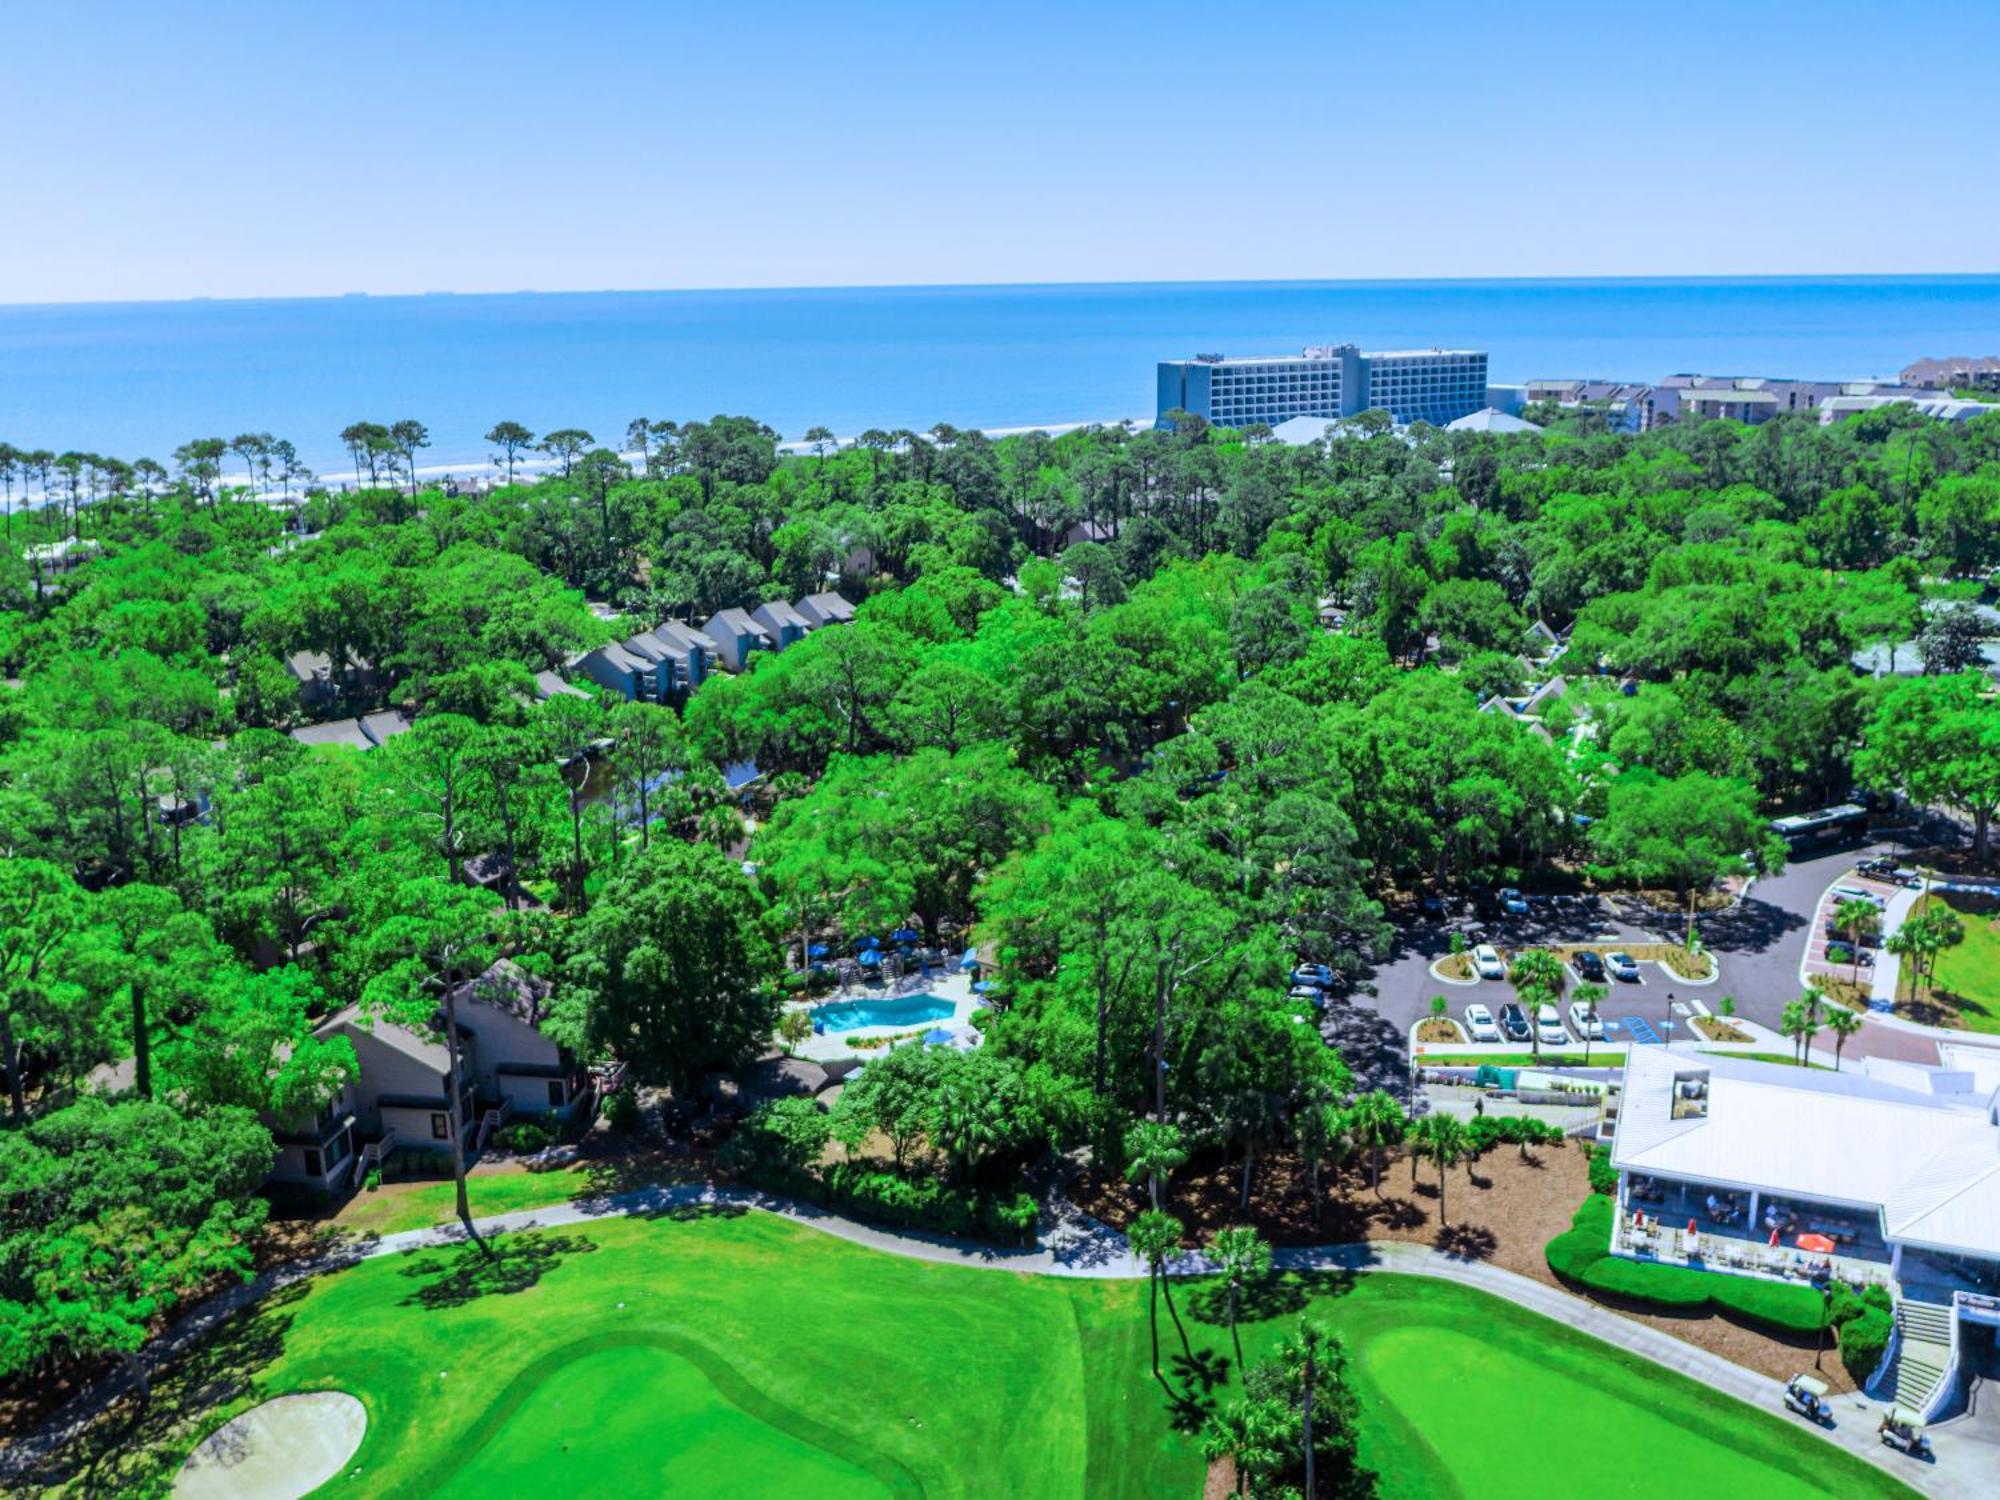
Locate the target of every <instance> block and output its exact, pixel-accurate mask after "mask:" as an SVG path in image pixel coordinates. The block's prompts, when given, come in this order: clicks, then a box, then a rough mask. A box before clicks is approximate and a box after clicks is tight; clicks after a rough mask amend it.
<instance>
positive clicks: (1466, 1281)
mask: <svg viewBox="0 0 2000 1500" xmlns="http://www.w3.org/2000/svg"><path fill="white" fill-rule="evenodd" d="M751 1209H754V1210H757V1211H760V1212H763V1213H769V1214H774V1215H776V1216H778V1217H779V1218H784V1219H789V1220H792V1221H793V1222H795V1223H798V1224H803V1225H806V1226H807V1227H809V1228H812V1229H816V1230H818V1231H820V1232H821V1233H823V1234H830V1235H832V1236H834V1237H835V1238H836V1239H842V1240H846V1241H848V1242H849V1243H850V1244H855V1245H860V1246H863V1247H865V1248H867V1249H870V1250H878V1251H881V1252H882V1253H884V1254H888V1255H900V1256H903V1257H905V1258H907V1259H911V1260H921V1261H927V1262H931V1263H933V1264H938V1265H957V1266H965V1267H968V1268H972V1269H980V1270H995V1271H1013V1272H1017V1273H1020V1274H1023V1275H1037V1276H1073V1277H1098V1278H1132V1279H1137V1278H1139V1277H1143V1276H1144V1275H1145V1274H1146V1271H1145V1266H1144V1264H1143V1263H1142V1262H1140V1261H1139V1260H1138V1259H1136V1258H1135V1257H1134V1256H1133V1255H1132V1253H1131V1251H1130V1249H1129V1248H1128V1247H1127V1246H1126V1243H1125V1238H1124V1236H1123V1235H1121V1234H1119V1233H1118V1232H1117V1231H1116V1230H1114V1229H1112V1228H1110V1227H1109V1226H1108V1225H1105V1224H1102V1223H1100V1222H1098V1221H1097V1220H1094V1219H1091V1218H1090V1217H1088V1216H1087V1215H1085V1214H1083V1213H1081V1212H1079V1211H1077V1210H1075V1209H1070V1208H1065V1209H1063V1210H1062V1211H1061V1212H1059V1213H1058V1214H1057V1215H1055V1217H1054V1218H1053V1219H1052V1220H1045V1221H1044V1224H1043V1226H1042V1229H1041V1232H1040V1234H1039V1235H1038V1236H1037V1241H1036V1243H1035V1244H1034V1245H1033V1246H1032V1247H1022V1248H1020V1249H1017V1250H1008V1249H1003V1248H999V1247H995V1246H990V1245H981V1244H976V1243H972V1242H968V1241H964V1240H956V1239H951V1238H948V1237H946V1236H944V1235H930V1234H923V1233H916V1232H898V1231H895V1230H889V1229H879V1228H876V1227H874V1226H872V1225H868V1224H862V1223H858V1222H856V1221H854V1220H852V1219H847V1218H843V1217H841V1216H840V1215H838V1214H834V1213H830V1212H828V1211H827V1210H825V1209H822V1208H818V1207H816V1206H814V1205H812V1204H809V1203H802V1202H799V1201H797V1200H794V1199H789V1198H783V1197H779V1196H777V1195H774V1194H770V1193H764V1192H759V1191H756V1190H752V1189H743V1188H730V1187H716V1186H713V1185H711V1184H706V1183H677V1184H672V1185H661V1186H658V1187H647V1188H638V1189H634V1190H632V1191H630V1192H624V1193H617V1194H604V1195H598V1196H595V1197H587V1198H582V1199H577V1200H573V1201H571V1202H568V1203H560V1204H553V1205H550V1206H548V1207H546V1208H534V1209H522V1210H519V1211H517V1212H514V1213H508V1214H495V1215H493V1216H491V1217H489V1218H484V1219H476V1220H474V1221H473V1222H474V1224H475V1226H476V1227H477V1229H478V1231H479V1233H480V1234H481V1235H482V1236H484V1235H499V1234H512V1233H519V1232H521V1231H523V1230H532V1229H554V1228H560V1227H562V1226H565V1225H575V1224H587V1223H590V1222H592V1221H593V1220H597V1219H610V1218H627V1217H640V1218H650V1217H669V1216H674V1215H699V1214H702V1213H707V1212H717V1211H721V1212H731V1211H744V1210H751ZM464 1240H465V1231H464V1229H463V1227H462V1226H460V1225H458V1224H456V1223H452V1224H448V1225H441V1226H436V1227H432V1228H428V1229H412V1230H405V1231H402V1232H400V1233H397V1234H388V1235H382V1236H379V1237H376V1238H373V1239H366V1240H353V1241H349V1242H348V1243H346V1244H343V1245H341V1246H338V1247H336V1248H334V1249H332V1250H330V1251H329V1252H328V1253H327V1254H326V1255H324V1256H321V1257H319V1258H317V1259H315V1260H313V1261H310V1262H302V1263H298V1264H295V1265H291V1266H287V1267H283V1268H280V1269H278V1270H276V1271H271V1272H266V1273H265V1274H264V1275H262V1276H260V1277H258V1278H257V1279H256V1280H255V1281H253V1282H250V1283H247V1284H245V1285H242V1286H237V1287H232V1288H231V1289H230V1290H229V1291H227V1292H225V1293H222V1294H221V1295H219V1296H217V1297H214V1298H211V1299H210V1300H209V1301H208V1302H206V1303H204V1304H203V1305H202V1306H201V1307H200V1308H199V1309H197V1310H196V1311H195V1312H194V1313H193V1314H191V1315H190V1316H189V1317H187V1318H186V1319H184V1320H183V1321H182V1322H181V1323H180V1324H179V1325H177V1326H176V1327H175V1329H174V1330H173V1331H172V1333H170V1334H169V1335H168V1336H166V1337H165V1338H163V1339H161V1340H160V1341H159V1342H158V1344H157V1345H156V1346H155V1348H154V1349H153V1351H152V1355H151V1363H152V1366H153V1367H154V1368H155V1369H158V1368H160V1367H161V1366H163V1365H164V1364H165V1363H166V1362H167V1361H169V1360H170V1359H171V1358H173V1357H174V1356H175V1355H176V1354H178V1353H179V1352H181V1351H182V1350H183V1349H185V1348H187V1347H188V1346H190V1345H191V1344H192V1343H194V1342H195V1341H197V1340H199V1339H201V1338H204V1337H206V1336H207V1334H208V1333H209V1332H210V1331H211V1330H213V1329H214V1328H215V1327H216V1326H217V1325H218V1324H219V1323H220V1322H222V1321H223V1320H224V1319H226V1318H229V1317H233V1316H235V1315H236V1314H237V1313H238V1312H241V1311H243V1310H244V1309H245V1308H247V1307H249V1306H250V1305H251V1304H253V1303H255V1302H256V1301H258V1300H260V1299H261V1298H263V1297H265V1296H268V1295H269V1294H270V1293H271V1292H273V1291H276V1290H277V1289H278V1288H280V1287H283V1286H286V1285H290V1284H292V1283H294V1282H297V1281H300V1280H303V1279H305V1278H307V1277H310V1276H315V1275H318V1274H320V1273H322V1272H324V1271H328V1270H335V1269H339V1268H341V1267H344V1266H348V1265H353V1264H357V1263H359V1262H361V1261H364V1260H375V1259H379V1258H381V1257H383V1256H387V1255H405V1254H409V1253H412V1252H415V1251H420V1250H427V1249H435V1248H439V1247H443V1246H449V1245H456V1244H461V1243H463V1242H464ZM1272 1260H1273V1262H1274V1264H1275V1265H1276V1267H1277V1268H1278V1269H1279V1270H1282V1271H1389V1272H1394V1273H1397V1274H1400V1275H1406V1276H1434V1277H1437V1278H1438V1279H1440V1280H1444V1281H1455V1282H1458V1283H1459V1284H1461V1285H1464V1286H1470V1287H1474V1288H1476V1289H1478V1290H1479V1291H1483V1292H1487V1293H1489V1294H1491V1295H1493V1296H1496V1297H1503V1298H1505V1299H1506V1300H1507V1301H1509V1302H1512V1303H1514V1304H1515V1305H1517V1306H1520V1307H1525V1308H1527V1309H1529V1310H1530V1311H1532V1312H1537V1313H1540V1314H1541V1315H1542V1316H1544V1317H1547V1318H1551V1319H1553V1320H1555V1321H1556V1322H1558V1323H1563V1324H1566V1325H1568V1326H1569V1327H1571V1328H1576V1329H1580V1330H1582V1331H1583V1332H1585V1333H1588V1334H1590V1335H1592V1336H1593V1337H1595V1338H1599V1339H1602V1340H1603V1341H1604V1342H1605V1343H1607V1344H1612V1345H1615V1346H1616V1347H1618V1348H1620V1349H1624V1350H1626V1351H1628V1352H1630V1353H1632V1354H1635V1355H1638V1356H1639V1357H1641V1358H1643V1359H1648V1360H1651V1361H1653V1362H1654V1363H1655V1364H1659V1365H1664V1366H1666V1367H1667V1368H1668V1369H1671V1370H1676V1371H1679V1372H1680V1373H1681V1374H1683V1375H1686V1376H1688V1377H1689V1378H1690V1379H1693V1380H1697V1381H1699V1382H1701V1383H1702V1384H1703V1385H1707V1386H1710V1387H1712V1388H1714V1389H1716V1390H1719V1391H1722V1392H1724V1393H1725V1394H1727V1395H1731V1396H1734V1397H1736V1398H1737V1399H1738V1400H1740V1401H1744V1402H1747V1403H1748V1404H1749V1405H1751V1406H1755V1407H1757V1408H1759V1409H1760V1410H1763V1411H1767V1412H1776V1413H1779V1414H1781V1415H1782V1414H1783V1411H1784V1407H1783V1395H1784V1387H1783V1386H1782V1385H1781V1384H1779V1383H1778V1382H1777V1381H1774V1380H1769V1379H1766V1378H1765V1377H1764V1376H1762V1375H1758V1374H1756V1373H1755V1372H1753V1371H1750V1370H1746V1369H1744V1368H1743V1367H1742V1366H1740V1365H1736V1364H1732V1363H1731V1362H1730V1361H1728V1360H1726V1359H1723V1358H1722V1357H1721V1356H1720V1355H1716V1354H1711V1353H1709V1352H1708V1351H1707V1350H1705V1349H1698V1348H1696V1347H1695V1346H1694V1345H1692V1344H1688V1343H1683V1342H1682V1341H1681V1340H1679V1339H1676V1338H1673V1337H1671V1336H1670V1335H1668V1334H1665V1333H1661V1332H1659V1331H1658V1330H1656V1329H1653V1328H1649V1327H1647V1326H1645V1325H1644V1324H1641V1323H1635V1322H1632V1321H1631V1320H1630V1319H1627V1318H1622V1317H1620V1316H1618V1314H1616V1313H1614V1312H1610V1311H1607V1310H1606V1309H1604V1308H1602V1307H1600V1306H1598V1305H1597V1304H1596V1303H1594V1302H1590V1301H1587V1300H1586V1299H1584V1298H1581V1297H1574V1296H1571V1295H1570V1294H1569V1293H1568V1292H1564V1291H1561V1290H1559V1289H1557V1288H1555V1287H1552V1286H1549V1285H1546V1284H1545V1283H1543V1282H1539V1281H1535V1280H1532V1279H1530V1278H1529V1277H1526V1276H1522V1275H1520V1274H1518V1273H1516V1272H1513V1271H1507V1270H1502V1269H1501V1268H1500V1267H1498V1266H1494V1265H1489V1264H1487V1263H1485V1262H1483V1261H1475V1260H1465V1259H1461V1258H1458V1257H1454V1256H1450V1255H1446V1254H1444V1253H1442V1252H1440V1251H1437V1250H1434V1249H1431V1248H1430V1247H1428V1246H1424V1245H1417V1244H1409V1243H1405V1242H1402V1241H1394V1240H1391V1241H1370V1242H1367V1243H1362V1244H1341V1245H1320V1246H1293V1247H1281V1248H1278V1249H1276V1250H1274V1251H1273V1253H1272ZM1169 1270H1170V1271H1171V1272H1172V1274H1174V1275H1177V1276H1195V1275H1204V1274H1208V1273H1210V1272H1212V1271H1213V1270H1214V1267H1213V1265H1212V1264H1211V1263H1210V1262H1209V1261H1208V1259H1207V1258H1206V1257H1205V1256H1203V1255H1202V1254H1200V1253H1199V1252H1193V1253H1189V1254H1187V1255H1183V1256H1179V1257H1177V1258H1176V1259H1175V1260H1174V1261H1173V1262H1172V1263H1171V1265H1170V1266H1169ZM123 1388H124V1385H123V1380H122V1377H112V1378H111V1379H108V1380H106V1381H104V1382H102V1383H101V1384H100V1385H99V1386H98V1387H96V1388H94V1389H93V1390H91V1391H89V1392H85V1393H84V1394H82V1395H80V1396H79V1397H77V1399H76V1400H75V1401H73V1402H71V1403H70V1404H69V1405H68V1406H66V1407H64V1408H63V1410H62V1411H60V1412H58V1413H57V1414H56V1415H55V1416H54V1417H53V1418H52V1419H51V1420H50V1421H49V1422H48V1423H46V1424H45V1425H44V1426H43V1428H42V1429H41V1430H39V1431H37V1432H35V1433H33V1434H31V1435H29V1436H27V1437H24V1438H22V1439H20V1440H19V1441H18V1442H15V1443H13V1444H11V1445H10V1446H9V1447H8V1448H7V1449H6V1450H5V1451H4V1452H0V1482H12V1481H18V1480H19V1479H21V1478H22V1477H24V1476H25V1475H26V1474H27V1473H28V1472H30V1471H31V1469H32V1466H33V1465H35V1464H36V1463H37V1462H38V1461H39V1460H40V1459H41V1458H43V1457H45V1456H46V1455H49V1454H51V1453H54V1452H57V1451H59V1450H60V1449H61V1447H62V1446H63V1445H64V1444H65V1443H67V1442H68V1441H69V1439H70V1437H72V1436H73V1435H74V1434H75V1433H77V1432H78V1431H80V1430H81V1429H82V1428H83V1427H84V1426H85V1425H87V1424H88V1423H89V1422H90V1421H91V1420H92V1419H93V1418H94V1417H95V1416H96V1415H97V1414H98V1413H99V1412H101V1411H102V1410H103V1409H104V1407H105V1406H107V1405H109V1404H110V1403H111V1401H113V1400H115V1399H116V1398H117V1396H118V1395H119V1394H120V1393H121V1392H122V1390H123ZM1833 1407H1834V1414H1835V1426H1834V1428H1833V1430H1832V1431H1830V1432H1829V1431H1827V1430H1825V1429H1823V1428H1816V1429H1814V1430H1815V1431H1818V1432H1819V1433H1820V1435H1821V1436H1822V1437H1823V1438H1824V1439H1825V1440H1826V1441H1828V1442H1830V1443H1834V1444H1837V1445H1838V1446H1840V1447H1842V1448H1845V1449H1846V1450H1847V1451H1848V1452H1850V1453H1852V1454H1854V1455H1855V1456H1856V1457H1858V1458H1860V1459H1862V1460H1863V1461H1864V1462H1866V1463H1869V1464H1871V1465H1873V1466H1874V1467H1876V1468H1879V1469H1881V1470H1883V1471H1884V1472H1885V1473H1889V1474H1893V1475H1894V1476H1895V1477H1896V1478H1898V1479H1900V1480H1902V1481H1903V1482H1904V1483H1906V1484H1908V1485H1910V1486H1911V1487H1912V1488H1914V1489H1917V1490H1919V1491H1921V1492H1922V1493H1924V1494H1927V1495H1933V1496H1938V1497H1941V1500H1982V1497H1988V1496H1992V1495H1996V1494H2000V1447H1996V1446H1994V1445H1992V1444H1990V1443H1988V1442H1986V1441H1984V1440H1982V1439H1975V1438H1971V1437H1969V1436H1968V1437H1966V1438H1961V1437H1960V1436H1958V1435H1957V1434H1954V1432H1953V1431H1952V1430H1951V1428H1949V1427H1946V1428H1942V1429H1934V1430H1933V1432H1932V1438H1933V1441H1934V1445H1935V1448H1936V1453H1937V1461H1936V1462H1935V1463H1931V1464H1925V1463H1920V1462H1916V1461H1913V1460H1911V1459H1908V1458H1905V1457H1903V1456H1902V1455H1900V1454H1897V1453H1894V1452H1892V1451H1891V1450H1889V1449H1888V1448H1885V1447H1884V1446H1883V1445H1882V1444H1881V1443H1880V1441H1879V1440H1878V1439H1877V1438H1876V1435H1875V1424H1876V1423H1877V1422H1878V1421H1879V1420H1880V1417H1881V1413H1882V1411H1883V1410H1884V1407H1883V1404H1882V1403H1880V1402H1876V1401H1871V1400H1869V1399H1868V1398H1867V1397H1865V1396H1862V1395H1860V1394H1859V1393H1856V1394H1853V1395H1844V1396H1840V1397H1837V1398H1835V1400H1834V1402H1833ZM1787 1420H1794V1421H1796V1420H1798V1419H1797V1418H1787Z"/></svg>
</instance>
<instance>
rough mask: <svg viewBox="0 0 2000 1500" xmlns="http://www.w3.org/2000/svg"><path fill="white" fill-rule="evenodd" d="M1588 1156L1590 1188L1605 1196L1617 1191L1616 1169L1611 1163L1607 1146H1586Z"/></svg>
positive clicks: (1609, 1149) (1612, 1194)
mask: <svg viewBox="0 0 2000 1500" xmlns="http://www.w3.org/2000/svg"><path fill="white" fill-rule="evenodd" d="M1584 1150H1585V1151H1586V1152H1588V1153H1589V1157H1590V1190H1591V1191H1592V1192H1593V1193H1602V1194H1604V1195H1605V1196H1607V1197H1611V1196H1615V1195H1616V1194H1617V1192H1618V1169H1617V1168H1616V1167H1614V1166H1612V1165H1611V1148H1610V1147H1609V1146H1586V1147H1584Z"/></svg>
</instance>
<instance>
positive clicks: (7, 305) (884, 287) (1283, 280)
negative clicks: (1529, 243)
mask: <svg viewBox="0 0 2000 1500" xmlns="http://www.w3.org/2000/svg"><path fill="white" fill-rule="evenodd" d="M1804 281H1813V282H1839V281H2000V271H1996V270H1985V271H1802V272H1789V271H1744V272H1703V273H1699V274H1692V275H1680V274H1671V275H1668V274H1621V273H1617V272H1600V273H1592V274H1589V275H1543V276H1338V277H1299V276H1266V277H1243V278H1236V279H1214V278H1192V279H1190V278H1175V277H1166V278H1156V279H1145V278H1141V279H1138V280H1129V281H1107V280H1079V281H880V282H766V283H757V284H751V285H737V286H723V285H714V286H653V287H645V286H632V287H616V286H607V287H516V288H512V289H509V290H505V291H500V290H484V291H456V290H451V289H434V290H431V291H422V292H372V291H363V290H354V289H350V290H346V291H338V292H272V293H263V294H256V295H247V296H215V295H210V294H201V293H195V294H190V295H187V296H181V297H79V298H50V299H46V300H41V301H28V302H0V311H14V310H24V309H32V308H55V307H183V306H192V305H196V304H201V303H221V304H226V305H236V304H241V303H257V302H346V301H365V302H392V301H400V302H417V301H424V300H428V299H432V298H445V297H672V296H708V295H714V294H717V293H782V292H903V291H907V292H953V291H995V290H1020V291H1036V290H1055V289H1061V288H1070V289H1075V290H1088V289H1091V288H1104V289H1109V288H1124V287H1286V286H1290V287H1384V286H1404V287H1416V286H1439V287H1444V286H1523V285H1529V286H1533V285H1543V286H1559V285H1561V286H1574V285H1577V284H1578V283H1586V284H1590V283H1595V284H1601V285H1605V286H1632V285H1646V284H1651V285H1662V286H1674V285H1687V284H1690V283H1702V282H1710V283H1716V284H1725V283H1735V284H1741V283H1745V282H1804Z"/></svg>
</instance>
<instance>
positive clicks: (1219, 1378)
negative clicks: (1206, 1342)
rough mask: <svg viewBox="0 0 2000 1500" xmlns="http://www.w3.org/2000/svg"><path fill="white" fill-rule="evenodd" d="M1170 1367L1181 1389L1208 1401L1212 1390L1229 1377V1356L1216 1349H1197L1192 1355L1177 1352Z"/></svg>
mask: <svg viewBox="0 0 2000 1500" xmlns="http://www.w3.org/2000/svg"><path fill="white" fill-rule="evenodd" d="M1168 1368H1169V1369H1171V1370H1172V1372H1173V1377H1174V1380H1175V1381H1176V1382H1177V1383H1178V1384H1179V1385H1180V1388H1181V1390H1182V1391H1183V1392H1186V1393H1188V1394H1189V1396H1190V1397H1191V1399H1194V1400H1198V1401H1206V1400H1207V1399H1208V1395H1209V1393H1210V1392H1211V1391H1213V1390H1214V1389H1215V1388H1216V1387H1217V1386H1219V1385H1222V1384H1224V1383H1225V1382H1226V1381H1227V1380H1228V1379H1229V1359H1228V1356H1226V1355H1224V1354H1222V1353H1220V1352H1218V1351H1217V1350H1214V1349H1197V1350H1195V1351H1194V1354H1193V1355H1192V1357H1190V1356H1189V1355H1185V1354H1176V1355H1175V1356H1174V1357H1173V1359H1172V1361H1171V1363H1170V1364H1169V1366H1168Z"/></svg>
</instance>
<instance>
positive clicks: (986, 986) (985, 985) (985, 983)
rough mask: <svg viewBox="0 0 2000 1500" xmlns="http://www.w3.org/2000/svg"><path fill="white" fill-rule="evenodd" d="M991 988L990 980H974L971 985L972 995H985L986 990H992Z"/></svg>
mask: <svg viewBox="0 0 2000 1500" xmlns="http://www.w3.org/2000/svg"><path fill="white" fill-rule="evenodd" d="M992 988H993V981H992V980H990V979H979V980H975V981H974V982H973V985H972V993H973V994H975V995H983V994H985V993H986V992H987V991H988V990H990V989H992Z"/></svg>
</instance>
